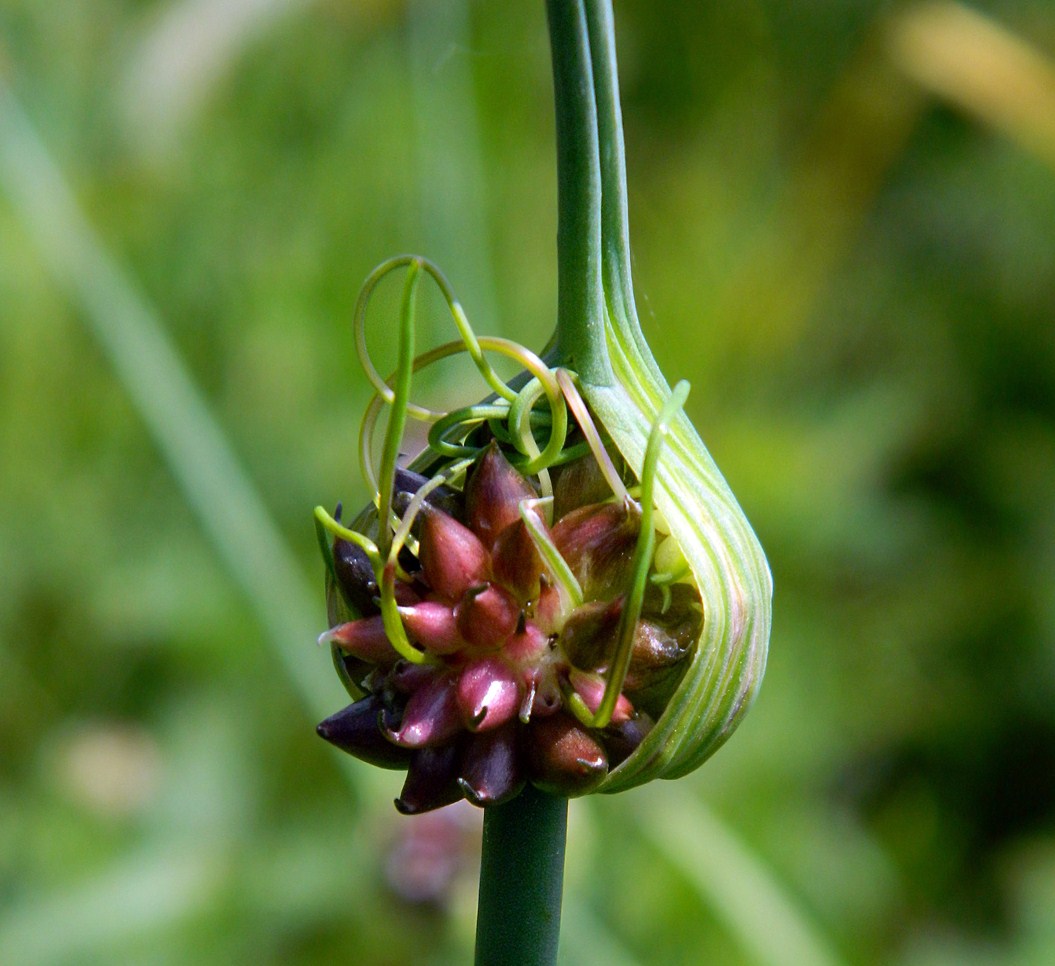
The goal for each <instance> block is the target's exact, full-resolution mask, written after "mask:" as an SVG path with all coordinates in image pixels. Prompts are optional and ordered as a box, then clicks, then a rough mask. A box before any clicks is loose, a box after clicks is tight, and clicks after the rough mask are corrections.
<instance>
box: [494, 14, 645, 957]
mask: <svg viewBox="0 0 1055 966" xmlns="http://www.w3.org/2000/svg"><path fill="white" fill-rule="evenodd" d="M546 12H547V20H548V24H549V35H550V46H551V50H552V55H553V89H554V100H555V104H556V122H557V123H556V127H557V131H556V133H557V282H558V303H557V330H556V333H555V334H554V338H553V341H552V342H551V344H550V348H549V353H548V355H549V358H550V360H552V359H553V358H556V359H558V360H559V361H560V363H562V364H567V365H568V366H569V367H570V368H572V369H574V370H575V371H576V372H577V373H578V374H579V377H580V378H581V379H582V380H583V382H584V383H587V384H590V385H592V386H611V385H613V384H614V382H615V376H614V374H613V371H612V365H611V360H610V357H609V346H608V339H609V330H610V327H611V326H612V325H614V326H615V327H616V328H617V329H618V330H619V335H620V337H621V338H620V341H621V342H629V343H630V344H631V345H633V346H634V347H635V348H637V347H640V346H643V340H642V339H641V338H640V330H639V328H638V325H637V313H636V310H635V309H634V299H633V289H632V286H631V281H630V260H629V242H628V241H627V222H626V177H625V172H624V159H623V134H622V122H621V116H620V109H619V83H618V76H617V74H616V68H615V40H614V32H613V26H612V8H611V2H610V0H546ZM606 295H607V298H606ZM643 351H644V355H645V357H646V358H647V359H648V361H649V362H651V355H650V354H649V353H648V350H647V347H645V348H644V350H643ZM653 365H654V364H653ZM567 815H568V803H567V801H566V800H565V799H561V798H554V797H552V796H549V795H546V794H544V793H542V792H540V791H538V790H537V789H535V788H534V787H532V786H531V785H528V786H527V787H526V788H525V789H524V791H523V792H522V793H521V794H520V795H519V796H518V797H517V798H515V799H513V800H512V801H511V802H509V803H507V804H505V805H499V806H492V807H491V808H488V809H487V812H486V814H485V816H484V835H483V861H482V867H481V870H480V905H479V914H478V918H477V927H476V963H477V966H502V964H510V966H514V964H515V966H534V964H539V966H542V964H553V963H555V962H556V958H557V939H558V935H559V931H560V903H561V892H562V888H563V875H564V842H565V836H566V830H567Z"/></svg>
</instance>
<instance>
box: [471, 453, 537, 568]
mask: <svg viewBox="0 0 1055 966" xmlns="http://www.w3.org/2000/svg"><path fill="white" fill-rule="evenodd" d="M536 496H538V494H537V493H536V492H535V490H534V488H533V487H532V486H531V484H530V483H528V481H527V480H526V479H524V477H523V476H521V475H520V474H519V473H518V472H517V471H516V470H515V469H514V468H513V466H512V464H511V463H510V462H509V460H507V459H506V458H505V456H503V455H502V451H501V450H500V449H499V448H498V444H497V443H496V442H494V441H493V440H492V442H491V445H490V446H488V447H487V449H486V450H484V453H483V456H482V457H481V458H480V461H479V463H477V465H476V469H475V470H474V471H473V474H472V475H471V476H470V477H469V481H468V483H467V484H466V486H465V509H466V514H467V516H468V524H469V527H470V529H471V530H472V531H473V532H474V533H475V534H476V535H477V536H478V537H479V538H480V539H481V540H482V541H483V543H484V546H486V547H488V548H492V547H494V544H495V540H497V539H498V535H499V534H500V533H501V532H502V531H503V530H505V528H506V527H508V526H509V525H510V524H512V523H516V522H517V521H518V520H519V519H520V501H521V500H531V499H534V498H535V497H536Z"/></svg>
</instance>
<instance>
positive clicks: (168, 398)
mask: <svg viewBox="0 0 1055 966" xmlns="http://www.w3.org/2000/svg"><path fill="white" fill-rule="evenodd" d="M0 189H2V190H3V191H4V192H5V193H6V194H7V195H8V197H9V198H10V200H11V203H12V205H13V207H14V209H15V211H16V213H17V214H18V216H19V217H20V219H21V220H22V222H23V224H24V225H25V228H26V230H27V232H28V233H29V234H30V236H31V237H32V238H33V239H34V240H35V241H36V243H37V246H38V248H39V250H40V254H41V256H42V258H43V260H44V263H45V264H46V266H47V268H48V270H49V271H50V273H51V275H52V276H53V277H54V279H55V281H56V282H57V283H58V284H59V285H60V286H61V287H62V288H64V289H65V290H66V292H67V294H68V295H69V297H70V298H71V299H72V300H73V301H74V302H75V304H77V305H78V307H79V308H80V309H81V315H82V318H83V320H84V322H85V324H86V325H87V326H88V327H89V329H90V331H91V333H92V335H93V336H94V337H95V339H96V340H97V341H98V343H99V346H100V347H101V349H102V351H103V353H104V354H105V356H106V357H107V359H108V360H109V362H110V364H111V365H112V366H113V369H114V373H115V375H116V376H117V379H118V380H119V381H120V383H121V385H122V386H123V387H124V389H125V391H126V392H127V393H128V395H129V397H130V399H131V400H132V403H133V404H134V406H135V408H136V410H137V411H138V413H139V415H140V417H141V418H142V420H143V422H144V423H145V424H146V427H147V429H148V431H149V432H150V434H151V436H152V437H153V438H154V441H155V443H156V444H157V447H158V449H159V450H160V451H161V454H162V456H163V457H164V459H165V461H166V462H167V463H168V465H169V468H170V469H171V471H172V473H173V475H174V476H175V478H176V481H177V482H178V484H179V486H180V488H181V489H182V491H183V493H184V496H185V497H186V499H187V502H188V503H189V504H190V506H191V508H192V509H193V510H194V512H195V513H196V514H197V516H198V519H199V520H200V522H201V525H202V528H203V530H204V531H205V533H206V535H207V537H208V539H209V541H210V542H211V543H212V545H213V547H214V548H215V550H216V551H217V553H218V554H219V555H220V557H221V558H222V560H223V562H224V563H225V564H226V566H227V569H228V570H229V571H230V573H231V574H232V576H233V577H234V578H235V580H236V581H237V583H238V584H239V586H240V587H241V589H242V590H243V592H244V593H245V595H246V598H247V600H248V601H249V603H250V604H251V606H252V608H253V610H254V611H255V612H256V615H257V617H258V619H259V621H260V623H261V624H262V626H263V628H264V630H265V631H266V634H267V637H268V638H269V640H270V643H271V645H272V647H273V649H274V652H275V655H276V656H277V657H278V659H279V661H280V663H281V665H282V667H283V668H284V670H285V672H286V674H287V675H288V677H289V679H290V680H291V681H292V682H293V683H294V685H295V686H296V688H297V690H298V691H299V693H300V696H301V698H302V700H303V703H304V704H305V706H306V707H307V708H308V709H310V712H311V714H312V715H313V716H314V717H316V718H320V717H325V715H326V714H327V713H328V712H327V708H328V707H329V706H330V705H331V704H332V703H333V695H334V693H335V692H336V690H337V688H336V686H335V685H336V680H335V679H334V678H333V675H332V674H331V673H330V670H329V660H328V657H327V656H324V655H322V654H321V653H316V652H315V651H314V649H313V648H311V647H310V646H309V643H310V642H311V641H312V640H313V639H314V634H315V631H316V630H317V628H316V625H317V623H318V619H317V616H318V615H317V614H316V608H315V606H314V604H313V595H312V594H311V593H310V592H309V589H308V587H307V584H306V581H305V577H304V574H303V572H302V571H301V569H300V567H299V566H298V564H297V561H296V560H295V558H294V557H293V555H292V553H291V552H290V550H289V547H288V546H287V545H286V543H285V542H284V540H283V538H282V536H281V534H280V533H279V531H278V528H277V526H276V525H275V523H274V521H273V519H272V517H271V515H270V513H269V511H268V509H267V507H266V506H265V505H264V503H263V501H262V500H261V498H260V496H259V494H258V493H257V491H256V488H255V487H254V486H253V484H252V482H251V481H250V479H249V478H248V476H247V475H246V474H245V472H244V470H243V469H242V467H241V466H240V464H239V462H238V459H237V457H236V456H235V454H234V453H233V451H232V449H231V446H230V444H229V443H228V442H227V439H226V437H225V436H224V432H223V430H222V429H221V427H220V426H219V425H218V424H217V422H216V420H215V419H214V418H213V416H212V414H211V413H210V411H209V408H208V405H207V403H206V401H205V400H204V398H203V397H202V394H201V392H200V391H199V390H198V388H197V387H196V386H195V384H194V382H193V380H192V378H191V377H190V375H189V374H188V372H187V369H186V367H185V365H184V364H183V361H182V360H181V359H180V357H179V355H178V353H177V351H176V349H175V347H174V346H173V344H172V342H171V340H170V339H169V338H168V336H167V335H166V333H165V330H164V328H163V326H162V324H161V321H160V319H159V318H158V315H157V313H156V312H155V311H154V310H153V309H152V308H151V306H150V305H149V304H148V303H147V301H146V299H145V298H144V297H143V296H142V295H141V294H140V293H139V292H138V291H137V289H136V288H135V286H134V285H133V284H132V282H131V281H130V280H129V279H128V278H127V277H126V276H125V275H124V274H123V272H122V270H121V269H120V267H119V266H118V265H117V264H116V262H115V261H114V260H113V259H112V258H111V257H110V255H109V254H108V252H107V251H106V249H105V246H104V245H103V243H102V240H101V239H100V238H99V237H98V235H97V234H96V233H95V231H94V230H93V228H92V226H91V225H90V224H89V223H88V221H87V219H86V218H85V216H84V214H83V213H82V211H81V209H80V207H79V206H78V204H77V202H76V199H75V198H74V197H73V193H72V191H71V190H70V188H69V186H68V185H67V183H66V181H65V180H64V178H63V177H62V174H61V172H60V171H59V169H58V167H57V166H56V164H55V162H54V161H53V160H52V158H51V156H50V154H49V153H48V150H47V148H46V147H45V146H44V144H43V143H42V141H41V140H40V138H39V137H38V136H37V134H36V132H35V131H34V130H33V127H32V125H31V124H30V122H29V120H28V118H27V117H26V116H25V114H24V112H23V111H22V109H21V107H20V105H19V104H18V102H17V101H16V99H15V97H14V95H13V93H12V92H11V91H10V90H9V89H8V88H7V87H6V85H5V84H4V82H3V80H2V79H0Z"/></svg>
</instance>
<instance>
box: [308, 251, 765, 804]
mask: <svg viewBox="0 0 1055 966" xmlns="http://www.w3.org/2000/svg"><path fill="white" fill-rule="evenodd" d="M400 270H403V271H405V283H404V291H403V304H402V312H401V317H400V323H399V326H398V329H399V363H398V366H397V369H396V371H395V372H394V373H393V374H392V376H391V377H390V378H389V379H387V380H385V379H382V378H381V377H380V375H379V374H378V373H377V372H376V370H375V369H374V367H373V365H372V363H371V362H370V359H369V355H368V353H367V351H366V338H365V319H366V309H367V305H368V303H369V301H370V297H371V295H372V293H373V291H374V290H375V288H376V286H377V284H378V283H379V282H380V281H381V279H383V278H384V277H386V276H388V275H389V274H390V273H393V272H396V271H400ZM423 274H424V275H425V276H427V277H430V278H431V279H433V280H434V281H435V282H436V284H437V285H438V287H439V289H440V291H441V293H442V294H443V296H444V298H445V299H446V301H447V304H448V307H449V309H450V313H451V317H452V320H453V321H454V324H455V326H456V328H457V330H458V334H459V339H458V340H457V341H455V342H451V343H447V344H445V345H443V346H440V347H439V348H438V349H433V350H431V351H430V352H426V353H424V354H423V355H421V356H417V357H415V355H414V307H415V297H416V290H417V287H418V283H419V281H420V279H421V277H422V275H423ZM355 328H356V344H357V348H358V350H359V354H360V359H361V362H362V364H363V366H364V369H365V371H366V373H367V376H368V378H369V379H370V380H371V382H372V384H373V386H374V388H375V392H376V394H375V397H374V399H373V401H372V402H371V404H370V406H369V407H368V409H367V413H366V416H365V418H364V422H363V428H362V432H361V455H362V458H363V466H364V470H365V472H366V476H367V479H368V482H369V485H370V487H371V488H372V489H373V490H374V493H375V498H374V501H373V503H372V505H370V506H368V507H367V508H366V509H365V510H364V511H363V512H362V513H360V514H359V515H358V516H357V517H356V518H355V519H354V520H353V521H351V522H350V523H349V525H347V526H345V525H344V523H342V521H341V513H340V508H338V511H337V512H336V513H335V514H333V515H330V514H329V513H327V512H326V511H324V510H323V509H321V508H318V509H317V510H316V520H317V526H318V530H319V535H320V546H321V548H322V552H323V556H324V559H325V561H326V569H327V599H328V605H329V608H328V609H329V622H330V628H329V629H328V630H327V631H326V632H325V633H324V634H322V636H321V637H320V641H322V642H325V643H328V644H329V645H330V647H331V650H332V655H333V660H334V664H335V667H336V669H337V672H338V674H339V675H340V677H341V679H342V681H343V682H344V684H345V686H346V688H347V689H348V691H349V694H350V695H351V697H352V698H353V699H354V700H353V703H352V704H350V705H349V706H348V707H346V708H345V709H343V710H342V711H339V712H337V713H336V714H334V715H333V716H331V717H330V718H328V719H327V720H326V721H324V722H322V724H320V725H319V729H318V730H319V733H320V735H322V737H324V738H325V739H327V740H328V741H330V742H331V743H333V744H335V745H336V746H337V747H339V748H341V749H342V750H345V751H347V752H349V753H350V754H352V755H354V756H355V757H358V758H360V759H362V760H364V761H367V762H370V763H372V764H375V765H379V766H381V767H386V768H398V769H406V771H407V777H406V780H405V783H404V786H403V789H402V792H401V794H400V797H399V798H398V799H397V800H396V805H397V808H398V809H399V810H400V811H402V812H404V813H408V814H414V813H419V812H424V811H428V810H431V809H434V808H438V807H441V806H443V805H446V804H449V803H451V802H454V801H456V800H458V799H460V798H463V797H464V798H467V799H468V800H469V801H471V802H472V803H474V804H476V805H480V806H489V805H494V804H500V803H503V802H506V801H509V800H510V799H511V798H513V797H515V796H516V795H518V794H519V793H520V791H521V790H522V789H523V787H524V785H525V783H527V782H530V783H532V784H534V785H535V786H536V787H538V788H540V789H542V790H544V791H546V792H549V793H552V794H555V795H560V796H566V797H573V796H577V795H582V794H586V793H589V792H593V791H603V792H609V791H619V790H622V789H625V788H629V787H632V786H634V785H637V784H641V783H642V782H645V781H649V780H650V779H652V778H656V777H667V778H670V777H677V776H679V775H682V774H685V773H686V772H688V771H690V770H692V769H693V768H695V767H696V766H697V765H698V764H700V763H701V762H702V761H703V760H704V759H705V758H706V757H707V756H708V755H709V754H711V753H713V751H714V750H715V749H716V748H717V747H718V746H719V745H720V744H721V743H722V742H723V741H724V740H725V738H726V737H727V736H728V734H729V733H730V732H731V731H732V729H733V728H734V727H735V725H736V723H737V722H738V721H739V720H740V718H741V717H742V715H743V713H744V711H745V710H746V708H747V707H748V705H749V703H750V701H751V699H752V697H753V695H754V693H755V690H756V689H757V686H758V683H759V682H760V680H761V674H762V670H763V667H764V659H765V647H766V641H767V639H768V622H769V611H768V608H769V583H768V581H769V576H768V570H767V569H766V568H765V561H764V558H762V556H761V551H760V550H759V549H758V545H757V541H755V540H754V535H753V533H751V530H750V527H748V526H747V524H746V521H744V520H743V517H742V514H740V512H739V508H738V507H737V506H736V503H735V500H733V499H732V496H731V494H730V493H729V491H728V488H727V487H726V486H725V484H724V481H722V480H721V477H720V476H719V475H718V474H717V470H715V469H714V466H713V463H712V462H711V461H710V458H709V457H708V456H707V454H706V451H705V450H704V449H703V446H702V443H700V442H699V439H698V437H696V436H695V433H694V432H693V431H692V429H691V426H689V424H688V422H687V420H686V419H685V418H684V414H683V412H682V407H683V405H684V401H685V397H686V395H687V392H688V387H687V385H686V384H684V383H682V384H679V385H678V386H677V387H675V389H674V390H673V391H671V390H669V389H668V388H667V387H666V384H665V383H664V382H662V377H659V376H658V370H656V369H655V366H654V364H653V363H651V357H650V356H649V357H648V358H647V359H645V358H642V357H641V356H640V348H639V347H638V346H636V345H635V344H633V341H632V339H631V340H630V341H626V340H625V339H624V340H623V341H620V331H618V327H617V326H612V325H609V326H608V329H609V330H610V331H607V332H605V333H604V338H605V339H606V340H608V341H607V343H606V362H607V365H606V366H604V365H602V366H598V365H597V364H596V363H597V359H596V357H594V358H593V360H592V363H591V365H590V366H586V367H583V371H576V370H575V369H573V368H571V366H570V365H569V364H568V363H571V364H574V362H575V358H576V356H578V357H580V358H582V357H583V356H582V353H581V351H580V350H581V347H580V346H577V345H574V344H573V345H567V344H566V345H564V346H562V344H561V341H560V339H558V340H556V342H555V343H554V345H552V346H551V349H550V352H548V353H547V354H546V356H545V361H544V360H543V359H542V358H539V357H538V356H536V355H535V354H534V353H531V352H530V351H529V350H527V349H526V348H524V347H522V346H518V345H516V344H515V343H512V342H509V341H507V340H504V339H497V338H492V337H477V336H476V334H475V333H474V332H473V330H472V329H471V327H470V326H469V323H468V320H467V318H466V317H465V314H464V312H463V311H462V309H461V306H460V305H459V303H458V302H457V300H456V299H455V298H454V296H453V293H452V292H451V290H450V287H449V285H448V283H447V282H446V280H445V279H444V278H443V276H442V274H441V273H440V272H439V271H438V269H436V268H435V266H433V265H431V264H430V263H429V262H427V261H426V260H424V259H421V258H417V257H412V256H403V257H400V258H397V259H393V260H391V261H389V262H387V263H385V264H384V265H382V266H381V267H380V268H379V269H377V270H376V271H375V272H374V273H373V274H372V275H371V276H370V278H369V279H368V280H367V283H366V285H365V286H364V289H363V293H362V295H361V296H360V301H359V304H358V306H357V310H356V323H355ZM622 335H623V336H624V337H625V335H626V332H625V330H624V331H623V332H622ZM612 350H618V352H617V353H615V352H613V351H612ZM456 352H467V353H468V354H469V355H470V357H471V359H472V361H473V363H474V364H475V366H476V368H477V371H478V372H479V374H480V376H481V378H482V380H483V382H484V385H485V386H486V388H487V389H488V390H490V392H491V396H490V397H489V398H488V399H487V400H486V401H485V402H483V403H479V404H476V405H469V406H466V407H465V408H463V409H458V410H454V411H445V412H437V411H432V410H429V409H426V408H424V407H422V406H420V405H417V404H415V403H413V402H412V401H411V398H410V397H411V386H412V382H413V376H414V374H415V373H416V372H417V371H420V369H421V368H423V367H424V366H426V365H429V364H431V363H433V362H435V361H437V360H438V359H441V358H443V357H445V356H449V355H452V354H454V353H456ZM489 353H498V354H501V355H504V356H506V357H508V358H512V359H514V360H516V361H518V362H519V364H520V365H522V366H523V369H524V373H523V375H522V376H521V377H519V378H518V379H516V380H513V381H512V382H511V383H510V384H508V385H507V384H506V383H504V382H503V381H502V380H501V379H500V378H499V377H498V376H497V374H496V373H495V372H494V370H493V369H492V367H491V365H490V363H489V362H488V358H487V356H488V354H489ZM635 356H636V358H635ZM613 361H614V363H615V364H614V365H613ZM562 363H564V364H562ZM598 373H600V374H601V376H602V377H603V378H600V379H598V378H597V377H598ZM657 377H658V378H657ZM386 409H387V423H386V426H385V431H384V434H383V440H382V441H381V444H380V458H379V460H378V459H377V458H376V457H375V449H377V448H378V447H377V446H376V445H375V436H377V435H378V434H377V431H376V427H377V424H378V422H379V417H380V415H381V413H382V411H384V410H386ZM408 419H417V420H422V421H425V422H427V423H429V424H430V432H429V444H428V447H427V448H426V449H425V450H424V451H423V452H422V453H420V454H418V455H417V457H415V459H414V460H413V461H412V462H411V464H410V466H409V467H406V468H400V467H398V466H397V457H398V455H399V453H400V452H401V449H402V446H403V443H404V435H405V428H406V423H407V420H408ZM375 463H376V466H375Z"/></svg>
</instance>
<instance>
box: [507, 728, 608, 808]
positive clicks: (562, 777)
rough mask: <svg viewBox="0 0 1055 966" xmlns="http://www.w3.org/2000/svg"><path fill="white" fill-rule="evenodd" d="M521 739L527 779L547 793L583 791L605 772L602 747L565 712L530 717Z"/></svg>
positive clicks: (570, 795)
mask: <svg viewBox="0 0 1055 966" xmlns="http://www.w3.org/2000/svg"><path fill="white" fill-rule="evenodd" d="M525 741H526V745H527V748H528V762H529V769H530V772H529V774H530V776H531V780H532V781H533V782H534V783H535V784H536V785H537V786H538V787H539V788H541V789H542V790H543V791H544V792H549V793H550V794H551V795H562V796H564V797H565V798H575V797H577V796H578V795H585V794H586V793H587V792H591V791H593V790H594V789H595V788H597V786H598V785H600V784H601V782H602V781H604V778H605V775H607V774H608V755H607V754H606V753H605V750H604V748H602V747H601V744H600V742H598V741H597V740H596V739H595V738H594V737H593V736H592V735H591V734H590V733H589V732H588V731H587V730H586V729H585V728H584V727H582V725H580V724H579V723H578V722H577V721H576V720H575V719H574V718H572V717H570V716H569V715H566V714H555V715H552V716H551V717H548V718H539V719H538V720H536V721H533V722H532V723H531V725H530V727H529V728H528V734H527V736H526V739H525Z"/></svg>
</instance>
